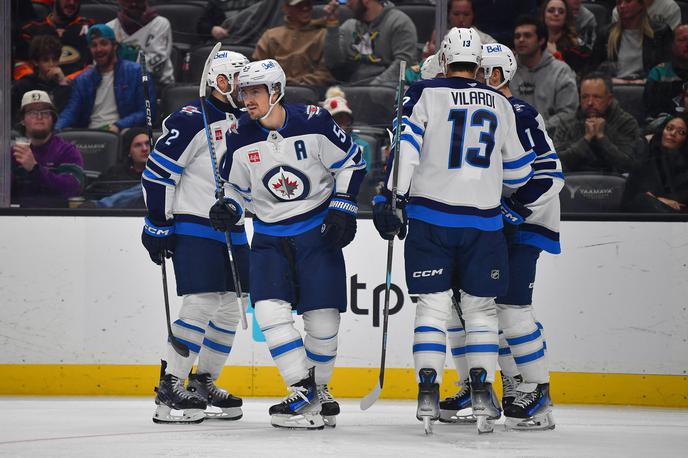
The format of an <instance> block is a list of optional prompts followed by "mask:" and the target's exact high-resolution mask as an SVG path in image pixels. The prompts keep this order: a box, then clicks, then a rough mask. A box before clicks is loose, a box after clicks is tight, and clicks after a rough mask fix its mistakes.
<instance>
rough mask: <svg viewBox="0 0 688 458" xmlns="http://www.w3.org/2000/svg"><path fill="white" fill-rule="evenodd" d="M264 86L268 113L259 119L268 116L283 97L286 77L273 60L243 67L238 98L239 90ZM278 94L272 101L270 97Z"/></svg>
mask: <svg viewBox="0 0 688 458" xmlns="http://www.w3.org/2000/svg"><path fill="white" fill-rule="evenodd" d="M260 85H264V86H265V87H267V89H268V103H269V104H270V108H269V109H268V112H267V113H266V114H265V116H263V117H262V118H261V119H265V118H267V117H268V116H270V113H272V109H273V108H274V107H275V105H277V104H278V103H279V101H280V100H282V98H283V97H284V90H285V87H286V85H287V77H286V75H285V74H284V70H282V67H280V64H278V63H277V61H276V60H274V59H265V60H258V61H255V62H251V63H249V64H247V65H246V66H244V68H242V69H241V72H240V73H239V97H241V89H243V88H245V87H251V86H260ZM274 94H279V97H277V100H275V101H274V102H273V101H272V96H273V95H274Z"/></svg>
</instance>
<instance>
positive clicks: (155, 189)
mask: <svg viewBox="0 0 688 458" xmlns="http://www.w3.org/2000/svg"><path fill="white" fill-rule="evenodd" d="M206 102H207V103H206V105H205V110H206V115H207V118H208V127H209V129H210V136H211V140H212V142H213V145H214V147H215V154H216V158H217V160H218V162H219V161H220V160H221V158H222V156H223V155H224V154H225V152H226V151H227V143H226V141H225V137H226V136H227V135H229V132H231V130H232V129H235V128H236V126H237V117H238V116H240V115H241V112H240V111H239V110H238V109H237V110H233V112H230V113H228V112H225V111H223V110H221V109H220V108H218V106H216V104H217V105H219V102H218V101H216V100H215V99H214V98H213V97H208V98H207V99H206ZM162 128H163V132H162V136H161V137H160V138H159V139H158V141H157V142H156V143H155V149H154V150H153V152H152V153H151V154H150V155H149V157H148V162H147V164H146V169H145V170H144V172H143V177H142V183H143V190H144V197H145V200H146V206H147V207H148V214H149V217H150V218H151V219H152V220H153V221H158V222H162V221H168V220H171V219H173V220H174V225H175V232H176V233H177V234H181V235H191V236H196V237H203V238H209V239H213V240H217V241H220V242H225V234H224V233H222V232H218V231H215V230H214V229H213V228H212V227H210V220H209V219H208V213H209V211H210V207H211V206H212V205H213V204H214V203H215V202H216V200H217V199H216V197H215V179H214V177H213V165H212V161H211V158H210V152H209V150H208V140H207V137H206V132H205V128H204V125H203V115H202V113H201V102H200V100H196V101H194V102H192V103H189V104H188V105H186V106H184V107H182V108H180V109H179V110H178V111H176V112H174V113H172V114H171V115H170V116H168V117H167V118H165V120H164V121H163V124H162ZM232 242H233V243H235V244H246V243H247V240H246V233H245V232H244V229H243V222H242V225H240V226H239V227H235V228H234V229H232Z"/></svg>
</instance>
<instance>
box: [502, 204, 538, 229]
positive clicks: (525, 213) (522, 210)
mask: <svg viewBox="0 0 688 458" xmlns="http://www.w3.org/2000/svg"><path fill="white" fill-rule="evenodd" d="M501 210H502V217H503V218H504V222H506V223H508V224H511V225H514V226H518V225H520V224H523V223H524V221H525V220H526V218H528V217H529V216H530V215H531V214H532V213H533V211H532V210H529V209H528V208H526V206H525V205H523V204H522V203H521V202H519V201H517V200H516V199H512V198H511V197H502V205H501Z"/></svg>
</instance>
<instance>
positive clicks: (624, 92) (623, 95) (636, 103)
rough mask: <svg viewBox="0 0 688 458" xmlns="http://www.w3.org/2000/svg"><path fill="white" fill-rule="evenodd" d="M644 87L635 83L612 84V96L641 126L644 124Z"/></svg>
mask: <svg viewBox="0 0 688 458" xmlns="http://www.w3.org/2000/svg"><path fill="white" fill-rule="evenodd" d="M644 89H645V88H644V87H643V86H637V85H628V86H621V85H615V86H614V98H616V100H617V101H618V102H619V105H621V108H623V109H624V110H625V111H627V112H628V114H630V115H632V116H633V117H634V118H635V119H636V121H638V124H640V125H641V126H642V125H644V124H645V106H644V105H643V91H644Z"/></svg>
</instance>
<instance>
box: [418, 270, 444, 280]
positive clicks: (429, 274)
mask: <svg viewBox="0 0 688 458" xmlns="http://www.w3.org/2000/svg"><path fill="white" fill-rule="evenodd" d="M443 270H444V269H433V270H419V271H417V272H413V278H421V277H434V276H435V275H442V271H443Z"/></svg>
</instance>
